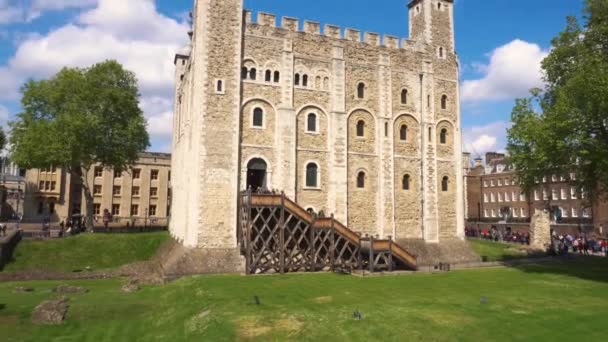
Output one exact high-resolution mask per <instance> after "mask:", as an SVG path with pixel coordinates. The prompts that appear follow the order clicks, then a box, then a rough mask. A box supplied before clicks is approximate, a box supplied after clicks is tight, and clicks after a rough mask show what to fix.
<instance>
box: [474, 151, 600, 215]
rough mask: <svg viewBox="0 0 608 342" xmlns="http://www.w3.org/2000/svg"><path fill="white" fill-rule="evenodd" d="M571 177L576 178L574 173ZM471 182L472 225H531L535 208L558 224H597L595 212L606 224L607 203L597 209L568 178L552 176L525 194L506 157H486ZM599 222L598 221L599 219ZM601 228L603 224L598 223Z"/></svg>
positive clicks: (476, 162)
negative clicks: (519, 223) (547, 211)
mask: <svg viewBox="0 0 608 342" xmlns="http://www.w3.org/2000/svg"><path fill="white" fill-rule="evenodd" d="M570 177H572V178H575V177H576V175H575V174H574V173H573V174H571V175H570ZM466 179H467V181H466V182H467V213H468V216H467V220H468V221H470V222H475V221H485V222H499V221H504V220H505V219H507V218H508V220H509V221H510V222H529V220H530V216H531V214H533V213H534V210H535V209H544V208H547V209H549V210H550V213H551V219H552V221H553V222H554V223H570V224H578V223H583V224H589V223H593V222H594V221H593V216H594V213H595V215H596V216H597V218H598V219H600V218H601V219H602V220H604V221H606V216H608V214H606V204H600V205H598V206H597V207H596V208H595V210H592V208H591V207H589V205H588V204H587V203H586V201H585V194H584V193H581V192H580V191H578V190H577V188H576V187H573V186H571V185H570V184H569V183H568V182H567V181H566V179H565V178H564V177H559V176H555V175H550V176H547V177H544V178H543V179H539V180H538V186H537V187H536V188H535V189H534V190H533V191H532V192H531V193H530V194H525V193H523V192H522V190H521V188H520V186H519V183H518V181H517V174H516V171H515V170H514V169H513V167H512V166H511V165H509V163H508V160H507V158H505V155H504V154H500V153H488V154H486V163H485V166H484V165H482V160H481V159H476V160H475V166H474V167H473V168H472V169H471V172H470V173H469V175H467V176H466ZM596 221H597V220H596ZM597 223H598V225H599V221H597Z"/></svg>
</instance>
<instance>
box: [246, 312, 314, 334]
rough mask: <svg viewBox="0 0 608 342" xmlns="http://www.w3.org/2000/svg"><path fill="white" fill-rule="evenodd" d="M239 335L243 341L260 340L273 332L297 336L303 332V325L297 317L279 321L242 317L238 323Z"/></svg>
mask: <svg viewBox="0 0 608 342" xmlns="http://www.w3.org/2000/svg"><path fill="white" fill-rule="evenodd" d="M236 326H237V331H238V335H239V337H240V338H243V339H252V338H258V337H261V336H264V335H267V334H270V333H272V332H275V331H276V332H280V333H282V334H285V333H287V334H295V333H298V332H300V331H301V330H302V327H303V326H304V323H302V322H301V321H300V320H299V319H298V318H297V317H295V316H283V317H281V318H279V319H277V320H271V321H260V320H259V319H258V318H256V317H242V318H241V319H239V320H238V321H237V322H236Z"/></svg>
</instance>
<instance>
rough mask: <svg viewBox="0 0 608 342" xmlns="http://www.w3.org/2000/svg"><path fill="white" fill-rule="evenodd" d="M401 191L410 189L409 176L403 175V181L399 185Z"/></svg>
mask: <svg viewBox="0 0 608 342" xmlns="http://www.w3.org/2000/svg"><path fill="white" fill-rule="evenodd" d="M401 186H402V188H403V190H409V189H410V175H404V176H403V181H402V184H401Z"/></svg>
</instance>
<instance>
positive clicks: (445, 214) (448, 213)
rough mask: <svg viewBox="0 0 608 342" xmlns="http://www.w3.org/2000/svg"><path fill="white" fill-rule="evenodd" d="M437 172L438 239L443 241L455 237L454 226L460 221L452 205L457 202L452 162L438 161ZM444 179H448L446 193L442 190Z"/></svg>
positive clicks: (455, 208)
mask: <svg viewBox="0 0 608 342" xmlns="http://www.w3.org/2000/svg"><path fill="white" fill-rule="evenodd" d="M437 170H438V172H437V189H438V204H439V208H438V209H439V210H438V211H439V238H440V239H445V238H450V237H454V236H456V233H457V232H456V225H457V222H458V220H459V219H460V218H459V217H458V215H457V207H456V206H455V205H454V203H456V201H457V183H456V180H457V178H456V170H455V167H454V163H453V162H444V161H438V162H437ZM444 177H448V178H447V179H448V184H447V191H444V189H443V188H442V182H443V178H444Z"/></svg>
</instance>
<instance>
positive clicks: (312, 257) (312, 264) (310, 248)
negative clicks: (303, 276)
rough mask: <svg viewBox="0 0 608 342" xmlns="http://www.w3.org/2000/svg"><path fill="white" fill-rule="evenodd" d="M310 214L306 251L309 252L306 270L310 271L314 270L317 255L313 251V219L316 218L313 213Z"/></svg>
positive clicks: (314, 230)
mask: <svg viewBox="0 0 608 342" xmlns="http://www.w3.org/2000/svg"><path fill="white" fill-rule="evenodd" d="M311 216H312V220H311V223H310V229H309V230H308V236H309V238H310V243H309V246H308V252H309V253H310V257H309V259H308V270H309V271H310V272H316V269H317V266H316V263H317V257H316V253H315V232H316V229H315V221H316V220H317V218H316V217H315V215H313V214H311Z"/></svg>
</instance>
